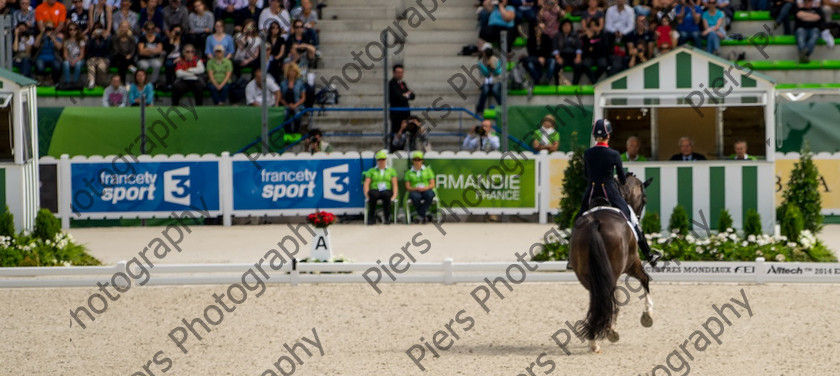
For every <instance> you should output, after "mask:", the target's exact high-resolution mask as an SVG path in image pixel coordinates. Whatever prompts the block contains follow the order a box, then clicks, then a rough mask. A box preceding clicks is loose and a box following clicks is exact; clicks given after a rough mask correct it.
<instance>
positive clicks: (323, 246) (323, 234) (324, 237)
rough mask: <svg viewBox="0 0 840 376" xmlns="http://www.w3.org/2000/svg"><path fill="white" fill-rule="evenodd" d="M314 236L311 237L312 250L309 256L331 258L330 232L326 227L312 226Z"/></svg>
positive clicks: (326, 259)
mask: <svg viewBox="0 0 840 376" xmlns="http://www.w3.org/2000/svg"><path fill="white" fill-rule="evenodd" d="M313 230H314V231H315V236H314V237H313V238H312V252H311V253H310V255H309V257H310V258H312V259H316V260H322V261H329V260H331V259H332V243H331V242H330V232H329V231H328V229H326V228H317V227H316V228H314V229H313Z"/></svg>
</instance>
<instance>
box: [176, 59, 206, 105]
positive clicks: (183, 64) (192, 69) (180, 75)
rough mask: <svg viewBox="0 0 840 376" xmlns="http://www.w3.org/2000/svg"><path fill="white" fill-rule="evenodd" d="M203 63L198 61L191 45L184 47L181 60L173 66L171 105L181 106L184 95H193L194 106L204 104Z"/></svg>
mask: <svg viewBox="0 0 840 376" xmlns="http://www.w3.org/2000/svg"><path fill="white" fill-rule="evenodd" d="M202 74H204V63H203V62H202V61H201V59H199V57H198V54H197V51H196V49H195V47H193V45H191V44H187V45H185V46H184V50H183V51H182V52H181V59H180V60H178V62H177V63H176V64H175V77H177V78H176V80H175V83H174V84H172V105H173V106H178V105H179V104H181V97H183V96H184V94H186V93H189V92H191V93H193V99H194V100H195V105H196V106H201V105H203V104H204V88H205V85H204V80H203V79H202V78H201V75H202Z"/></svg>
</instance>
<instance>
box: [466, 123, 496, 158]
mask: <svg viewBox="0 0 840 376" xmlns="http://www.w3.org/2000/svg"><path fill="white" fill-rule="evenodd" d="M500 145H501V143H500V141H499V136H496V134H494V133H493V121H491V120H484V121H482V122H481V125H480V126H477V127H475V128H474V129H473V131H472V132H470V134H469V135H467V138H465V139H464V143H463V145H461V149H463V150H469V151H497V150H499V147H500Z"/></svg>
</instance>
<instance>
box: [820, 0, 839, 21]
mask: <svg viewBox="0 0 840 376" xmlns="http://www.w3.org/2000/svg"><path fill="white" fill-rule="evenodd" d="M822 10H823V15H824V18H823V20H824V21H825V23H829V22H831V16H833V15H835V14H838V13H840V0H825V1H824V2H823V7H822Z"/></svg>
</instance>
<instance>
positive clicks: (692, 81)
mask: <svg viewBox="0 0 840 376" xmlns="http://www.w3.org/2000/svg"><path fill="white" fill-rule="evenodd" d="M774 90H775V80H773V79H772V78H771V77H768V76H766V75H763V74H761V73H758V72H756V71H754V70H752V69H750V68H749V66H748V65H747V66H743V67H742V66H739V65H737V64H735V63H733V62H731V61H727V60H724V59H721V58H719V57H717V56H715V55H712V54H709V53H707V52H705V51H703V50H700V49H697V48H694V47H691V46H688V45H684V46H682V47H679V48H677V49H675V50H672V51H670V52H668V53H666V54H663V55H660V56H658V57H656V58H654V59H651V60H648V61H647V62H645V63H643V64H640V65H637V66H635V67H633V68H630V69H627V70H625V71H623V72H620V73H618V74H616V75H614V76H611V77H608V78H606V79H604V80H602V81H601V82H599V83H598V84H597V85H595V97H596V106H598V105H601V106H605V107H636V106H657V107H681V106H691V105H692V104H693V103H701V100H702V106H723V105H753V106H754V105H766V104H768V101H769V100H770V99H769V97H770V96H772V95H775V93H774Z"/></svg>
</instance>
